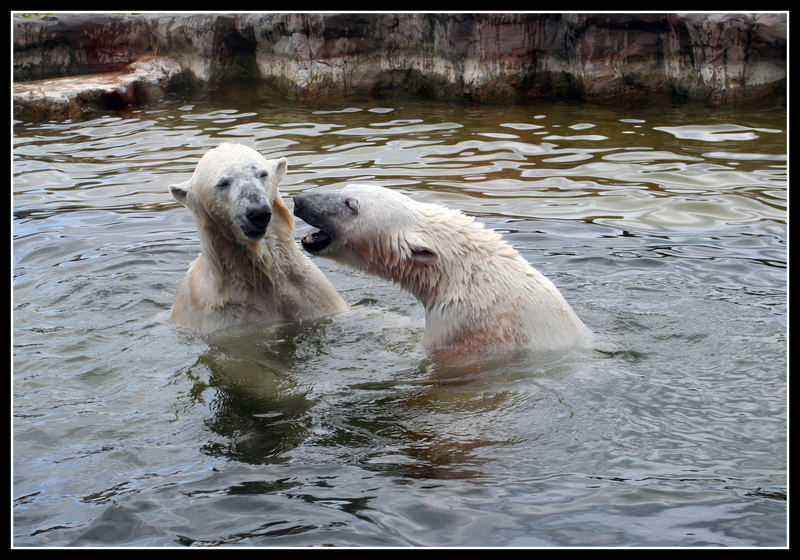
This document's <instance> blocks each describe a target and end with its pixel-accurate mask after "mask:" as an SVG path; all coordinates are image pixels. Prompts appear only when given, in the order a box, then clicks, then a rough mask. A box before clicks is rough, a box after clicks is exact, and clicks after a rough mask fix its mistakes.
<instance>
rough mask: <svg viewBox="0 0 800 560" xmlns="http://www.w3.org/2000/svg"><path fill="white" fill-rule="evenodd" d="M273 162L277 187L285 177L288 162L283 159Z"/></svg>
mask: <svg viewBox="0 0 800 560" xmlns="http://www.w3.org/2000/svg"><path fill="white" fill-rule="evenodd" d="M274 161H275V184H276V185H277V184H278V183H280V182H281V181H283V179H284V178H285V177H286V170H287V169H288V167H289V161H288V160H287V159H286V158H285V157H282V158H278V159H276V160H274Z"/></svg>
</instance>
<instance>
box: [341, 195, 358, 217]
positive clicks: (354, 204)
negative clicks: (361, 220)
mask: <svg viewBox="0 0 800 560" xmlns="http://www.w3.org/2000/svg"><path fill="white" fill-rule="evenodd" d="M344 204H345V206H347V207H348V208H349V209H350V212H352V214H353V216H356V215H358V200H357V199H355V198H346V199H345V201H344Z"/></svg>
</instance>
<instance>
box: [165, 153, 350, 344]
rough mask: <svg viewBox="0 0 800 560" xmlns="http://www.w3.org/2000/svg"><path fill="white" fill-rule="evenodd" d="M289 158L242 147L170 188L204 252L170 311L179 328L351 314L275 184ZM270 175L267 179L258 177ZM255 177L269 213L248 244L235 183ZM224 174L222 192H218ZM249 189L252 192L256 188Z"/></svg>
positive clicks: (206, 159)
mask: <svg viewBox="0 0 800 560" xmlns="http://www.w3.org/2000/svg"><path fill="white" fill-rule="evenodd" d="M286 168H287V161H286V159H285V158H280V159H271V160H267V159H265V158H264V157H263V156H262V155H261V154H259V153H258V152H256V151H255V150H253V149H251V148H248V147H246V146H243V145H240V144H222V145H220V146H218V147H217V148H214V149H212V150H210V151H209V152H207V153H206V154H205V155H204V156H203V157H202V158H201V159H200V161H199V163H198V164H197V168H196V169H195V171H194V174H193V175H192V177H191V178H190V179H189V180H188V181H186V182H184V183H181V184H179V185H171V186H170V192H171V193H172V195H173V196H174V197H175V198H176V200H178V201H179V202H181V203H182V204H184V205H185V206H186V207H188V208H189V209H190V210H191V211H192V214H193V215H194V218H195V221H196V223H197V230H198V234H199V237H200V255H199V256H198V257H197V258H196V259H195V260H194V261H193V262H192V263H191V265H190V266H189V270H188V272H187V273H186V276H185V277H184V279H183V282H182V283H181V285H180V288H179V290H178V295H177V298H176V300H175V303H174V305H173V307H172V313H171V317H172V320H173V322H174V323H175V324H177V325H181V326H186V327H191V328H194V329H197V330H200V331H202V332H210V331H214V330H218V329H222V328H226V327H230V326H234V325H252V326H264V325H270V324H273V323H275V322H278V321H284V320H299V319H306V318H314V317H321V316H325V315H329V314H333V313H338V312H340V311H344V310H346V309H348V306H347V304H346V303H345V302H344V301H343V300H342V299H341V297H339V294H338V293H337V292H336V290H335V289H334V288H333V286H331V284H330V283H329V282H328V280H327V279H326V278H325V277H324V276H323V274H322V273H321V272H320V270H319V269H318V268H317V267H316V266H315V265H314V264H313V263H312V262H311V261H310V260H309V258H308V257H307V256H306V255H305V254H304V253H303V252H302V251H301V250H300V248H299V247H298V246H297V242H296V241H295V239H294V231H295V228H294V219H293V217H292V215H291V214H290V213H289V211H288V210H287V208H286V206H285V205H284V203H283V201H282V200H281V196H280V193H279V192H278V188H277V186H278V184H279V183H280V182H281V181H282V180H283V178H284V177H285V176H286ZM263 171H267V175H266V177H261V175H263ZM254 173H255V177H256V180H257V181H260V182H258V183H257V184H258V185H260V186H261V188H263V192H264V196H265V197H266V200H267V201H268V203H269V205H270V207H271V209H272V217H271V219H270V222H269V225H268V227H267V230H266V234H265V235H264V237H262V238H261V239H259V240H258V241H252V240H250V239H248V238H247V237H246V236H245V235H244V234H243V233H242V231H241V229H240V228H239V227H238V226H237V225H236V215H235V214H236V211H235V207H236V201H237V197H240V196H242V193H241V191H240V190H239V188H238V186H239V185H240V184H244V183H246V182H248V181H250V184H251V185H252V180H253V177H254ZM222 177H227V178H228V179H230V186H229V187H227V188H225V189H219V188H217V187H215V185H216V184H217V182H218V180H219V179H220V178H222ZM251 188H252V187H251Z"/></svg>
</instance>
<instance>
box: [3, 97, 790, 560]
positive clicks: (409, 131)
mask: <svg viewBox="0 0 800 560" xmlns="http://www.w3.org/2000/svg"><path fill="white" fill-rule="evenodd" d="M13 140H14V153H13V172H14V183H13V192H14V195H13V257H12V260H13V354H14V356H13V368H14V369H13V375H14V379H13V498H14V503H13V540H14V544H15V545H16V546H34V547H38V546H175V547H181V546H188V545H194V546H214V545H240V546H321V545H338V546H411V545H428V546H784V545H785V544H786V539H787V533H786V522H787V509H786V505H787V504H786V489H787V480H786V478H787V477H786V469H787V456H786V450H787V441H786V433H787V425H786V420H787V391H786V389H787V361H786V349H787V338H786V303H787V301H786V300H787V291H786V280H787V278H786V261H787V258H786V256H787V254H786V198H787V197H786V191H787V167H786V142H787V140H786V122H785V112H784V109H783V108H764V109H760V110H756V109H753V108H748V109H740V110H736V109H728V110H723V109H717V110H708V109H703V108H692V107H686V106H663V105H662V106H659V107H656V108H639V109H635V108H626V109H620V108H607V107H605V108H604V107H598V106H589V105H581V104H578V105H575V104H561V103H547V104H536V105H527V106H511V107H488V106H461V105H453V104H445V103H437V102H432V101H409V100H391V101H390V100H377V99H367V100H361V101H355V100H354V101H351V102H349V103H347V104H338V105H332V106H327V107H326V106H314V107H306V106H296V105H287V104H280V103H275V102H274V101H270V100H264V99H253V100H248V99H247V97H246V96H245V95H232V96H230V97H224V96H221V97H220V96H218V97H217V98H216V99H211V100H209V99H179V98H172V99H168V100H165V101H164V102H163V103H161V104H159V105H157V106H153V107H149V108H147V109H136V110H129V111H126V112H114V113H92V114H87V115H85V116H83V117H81V118H79V119H75V120H70V121H63V122H38V123H27V122H16V123H15V124H14V137H13ZM221 141H235V142H242V143H246V144H248V145H251V146H254V147H256V148H257V149H259V150H260V151H261V152H262V153H264V154H265V155H267V156H268V157H278V156H286V157H287V158H288V159H289V162H290V169H289V175H288V176H287V178H286V180H285V181H284V183H283V184H282V186H281V189H282V192H283V195H284V197H285V198H286V199H287V201H290V197H291V196H293V195H295V194H297V193H300V192H303V191H304V190H306V189H312V188H317V187H323V186H325V187H335V186H337V185H342V184H344V183H346V182H348V181H356V180H358V181H367V182H372V183H375V184H380V185H384V186H388V187H391V188H396V189H399V190H401V191H403V192H406V193H407V194H409V195H410V196H412V197H414V198H417V199H419V200H423V201H428V202H439V203H443V204H446V205H450V206H455V207H459V208H462V209H463V210H464V211H466V212H468V213H470V214H473V215H475V216H478V217H479V218H480V219H482V220H484V221H485V222H487V223H488V224H489V225H491V226H492V227H494V228H496V229H497V230H498V231H500V232H502V233H503V234H504V236H505V237H506V238H507V239H508V240H509V241H510V242H511V243H512V244H513V245H514V246H516V247H517V248H518V249H519V250H520V251H521V253H522V254H523V256H524V257H525V258H526V259H528V260H529V261H530V262H531V263H532V264H533V265H534V266H536V267H537V268H539V269H540V270H541V271H542V272H543V273H545V274H546V275H547V276H549V277H550V278H551V279H552V280H553V281H554V282H555V283H556V285H557V286H559V287H560V289H561V290H562V292H563V293H564V294H565V296H566V298H567V299H568V300H569V301H570V302H571V304H572V305H573V307H574V308H575V310H576V311H577V313H578V314H579V315H580V316H581V317H582V318H583V319H584V321H585V322H586V323H587V324H588V325H590V326H591V327H592V328H593V329H594V330H595V331H596V332H598V333H599V334H600V336H601V339H602V340H603V345H602V348H601V349H599V350H592V351H587V352H575V353H567V354H560V355H527V354H524V353H523V354H519V355H513V356H504V357H498V358H497V359H494V360H487V361H485V362H483V363H477V362H476V363H466V364H448V363H441V362H434V361H432V360H430V359H429V357H428V356H427V355H426V354H425V352H424V351H423V350H422V349H421V347H420V345H419V340H420V338H421V335H422V331H423V328H424V315H423V310H422V308H421V306H420V305H419V304H418V303H417V302H416V301H414V300H413V298H411V296H409V295H408V294H406V293H404V292H402V291H400V290H399V288H397V287H396V286H393V285H391V284H388V283H385V282H383V281H380V280H378V279H376V278H370V277H367V276H364V275H362V274H360V273H357V272H353V271H350V270H346V269H343V268H341V267H339V266H338V265H336V264H334V263H331V262H329V261H325V260H320V259H317V260H316V261H315V262H317V264H318V266H319V267H320V268H321V269H322V270H323V271H324V272H325V273H326V275H327V276H328V277H329V278H330V279H331V281H332V283H333V284H334V285H335V286H336V287H337V289H338V290H339V291H340V292H341V294H342V295H343V297H344V298H345V300H347V301H349V302H351V303H354V304H358V305H357V306H356V309H355V310H354V311H352V312H349V313H346V314H343V315H340V316H337V317H332V318H328V319H325V320H319V321H312V322H307V323H302V324H298V325H287V326H283V327H278V328H275V329H268V330H263V331H260V332H255V333H253V332H229V333H223V334H220V335H217V336H210V337H203V336H200V335H197V334H194V333H192V332H187V331H184V330H182V329H177V328H175V327H173V326H172V325H170V323H169V321H168V314H169V309H170V306H171V305H172V302H173V300H174V297H175V294H176V292H177V289H178V285H179V283H180V280H181V278H182V277H183V275H184V273H185V271H186V269H187V267H188V265H189V262H190V261H191V260H192V259H193V258H194V256H195V255H196V253H197V251H198V249H199V245H198V241H197V235H196V232H195V227H194V223H193V221H192V218H191V216H190V215H189V212H188V211H187V210H186V209H185V208H183V207H180V206H179V205H178V204H177V203H175V202H174V201H173V200H172V198H171V197H170V195H169V194H168V192H167V186H168V185H169V184H170V183H173V182H179V181H182V180H184V179H186V178H187V177H188V176H189V174H190V173H191V171H192V170H193V168H194V166H195V164H196V162H197V160H198V159H199V158H200V156H201V155H202V154H203V153H204V152H205V151H206V150H207V149H209V148H211V147H212V146H215V145H216V144H218V143H219V142H221ZM306 229H307V226H306V225H305V224H303V223H298V235H297V236H298V239H299V237H300V236H301V235H302V234H303V233H304V232H305V231H306ZM601 350H602V351H601Z"/></svg>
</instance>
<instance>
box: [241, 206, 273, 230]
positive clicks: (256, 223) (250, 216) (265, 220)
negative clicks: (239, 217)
mask: <svg viewBox="0 0 800 560" xmlns="http://www.w3.org/2000/svg"><path fill="white" fill-rule="evenodd" d="M245 216H247V221H248V222H250V224H251V225H252V226H253V228H254V229H260V230H262V231H263V230H265V229H267V224H269V219H270V218H271V217H272V212H271V211H270V209H269V206H251V207H250V208H248V209H247V211H246V212H245Z"/></svg>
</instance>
